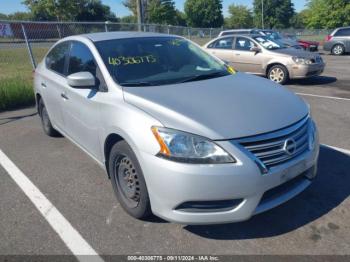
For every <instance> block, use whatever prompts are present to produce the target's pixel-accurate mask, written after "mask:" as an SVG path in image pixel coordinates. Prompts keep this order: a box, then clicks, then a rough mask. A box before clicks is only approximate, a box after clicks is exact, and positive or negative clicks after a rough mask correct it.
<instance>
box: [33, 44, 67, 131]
mask: <svg viewBox="0 0 350 262" xmlns="http://www.w3.org/2000/svg"><path fill="white" fill-rule="evenodd" d="M69 46H70V43H69V42H68V41H67V42H63V43H59V44H57V45H56V46H55V47H53V48H52V49H51V51H50V52H49V53H48V54H47V56H46V58H45V61H44V62H45V65H44V70H43V71H40V72H39V74H38V76H39V83H38V84H39V85H40V88H41V95H42V97H43V100H44V103H45V107H46V109H47V111H48V114H49V117H50V120H51V122H52V124H53V125H54V126H55V127H58V129H61V130H62V129H64V124H63V116H62V111H61V93H62V91H63V88H64V87H63V85H62V83H65V80H66V79H65V77H66V76H65V75H66V64H67V57H68V52H69Z"/></svg>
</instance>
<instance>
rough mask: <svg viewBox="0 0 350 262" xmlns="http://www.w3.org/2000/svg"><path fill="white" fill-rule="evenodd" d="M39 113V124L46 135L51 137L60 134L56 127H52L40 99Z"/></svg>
mask: <svg viewBox="0 0 350 262" xmlns="http://www.w3.org/2000/svg"><path fill="white" fill-rule="evenodd" d="M39 115H40V119H41V125H42V127H43V130H44V132H45V134H46V135H48V136H51V137H57V136H60V133H58V131H57V130H56V129H54V128H53V126H52V124H51V121H50V118H49V114H48V113H47V110H46V107H45V105H44V102H43V100H42V99H40V100H39Z"/></svg>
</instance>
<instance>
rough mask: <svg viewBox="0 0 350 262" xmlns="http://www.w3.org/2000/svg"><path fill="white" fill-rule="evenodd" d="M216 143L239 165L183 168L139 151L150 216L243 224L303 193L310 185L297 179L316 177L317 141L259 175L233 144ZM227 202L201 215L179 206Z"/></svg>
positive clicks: (188, 220) (185, 222) (185, 220)
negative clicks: (313, 145)
mask: <svg viewBox="0 0 350 262" xmlns="http://www.w3.org/2000/svg"><path fill="white" fill-rule="evenodd" d="M218 144H220V145H221V146H222V147H223V148H225V150H227V151H228V152H230V153H231V154H232V155H233V156H235V157H236V158H237V160H238V162H237V163H235V164H218V165H194V164H183V163H176V162H172V161H168V160H165V159H160V158H158V157H156V156H153V155H150V154H147V153H143V152H139V157H140V160H141V161H140V164H141V167H142V170H143V172H144V176H145V179H146V184H147V188H148V193H149V197H150V200H151V207H152V211H153V213H154V214H155V215H157V216H159V217H162V218H164V219H166V220H169V221H173V222H178V223H183V224H216V223H230V222H237V221H242V220H247V219H249V218H250V217H251V216H252V215H254V214H258V213H261V212H263V211H266V210H268V209H271V208H273V207H275V206H278V205H280V204H282V203H283V202H285V201H287V200H289V199H291V198H292V197H294V196H295V195H297V194H298V193H300V192H302V191H303V190H304V189H305V188H306V187H307V186H308V185H310V183H311V181H310V180H309V179H306V178H304V177H302V178H301V176H304V175H311V176H314V175H315V174H316V166H317V158H318V153H319V146H318V142H317V141H316V146H315V148H314V149H313V150H312V151H306V152H305V153H303V154H302V155H300V156H298V157H296V158H294V159H293V160H291V161H288V162H286V163H284V164H281V165H278V166H275V167H273V168H271V169H270V170H269V172H268V173H267V174H264V175H262V173H261V171H260V169H259V168H258V166H257V165H256V163H255V162H254V161H253V159H251V158H250V157H249V156H247V155H246V154H245V153H244V152H243V151H241V150H240V149H239V148H237V147H236V146H234V145H233V144H232V143H230V142H229V141H224V142H219V143H218ZM296 177H298V179H296ZM299 178H301V179H299ZM293 180H298V183H294V184H293V186H291V187H289V188H288V189H285V190H284V191H280V192H273V191H278V188H277V187H278V186H280V185H282V184H283V185H284V184H285V183H287V182H288V181H293ZM288 183H289V182H288ZM274 188H276V189H277V190H274ZM271 192H272V193H271ZM227 200H231V201H233V202H232V203H234V204H232V205H233V206H232V207H231V208H229V207H228V208H227V207H226V208H222V209H220V208H217V209H213V210H210V209H207V210H201V211H200V212H198V210H196V209H195V208H194V209H193V208H192V209H191V208H190V209H187V210H186V209H183V208H181V207H184V203H185V204H186V203H197V202H203V201H205V203H206V202H208V201H209V202H210V201H217V202H215V203H223V202H225V201H226V202H225V203H227ZM220 201H221V202H220ZM219 207H220V206H219Z"/></svg>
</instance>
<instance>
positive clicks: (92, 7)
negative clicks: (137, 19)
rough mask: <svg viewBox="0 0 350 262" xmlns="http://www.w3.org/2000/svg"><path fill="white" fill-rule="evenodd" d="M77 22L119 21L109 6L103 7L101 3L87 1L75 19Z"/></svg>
mask: <svg viewBox="0 0 350 262" xmlns="http://www.w3.org/2000/svg"><path fill="white" fill-rule="evenodd" d="M74 20H77V21H107V20H108V21H113V22H117V21H118V19H117V17H116V16H115V14H114V13H112V12H111V9H110V7H109V6H107V5H103V4H102V3H101V2H100V1H96V0H95V1H87V2H86V3H84V4H83V6H82V7H81V8H79V11H78V13H77V15H76V16H75V19H74Z"/></svg>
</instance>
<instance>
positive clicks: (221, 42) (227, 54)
mask: <svg viewBox="0 0 350 262" xmlns="http://www.w3.org/2000/svg"><path fill="white" fill-rule="evenodd" d="M233 39H234V38H233V36H229V37H223V38H219V39H218V40H216V41H214V42H212V43H211V44H209V45H208V46H207V50H208V51H209V53H211V54H212V55H214V56H216V57H217V58H220V59H221V60H223V61H225V62H227V63H228V64H232V62H233V61H232V58H233V55H232V44H233Z"/></svg>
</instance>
